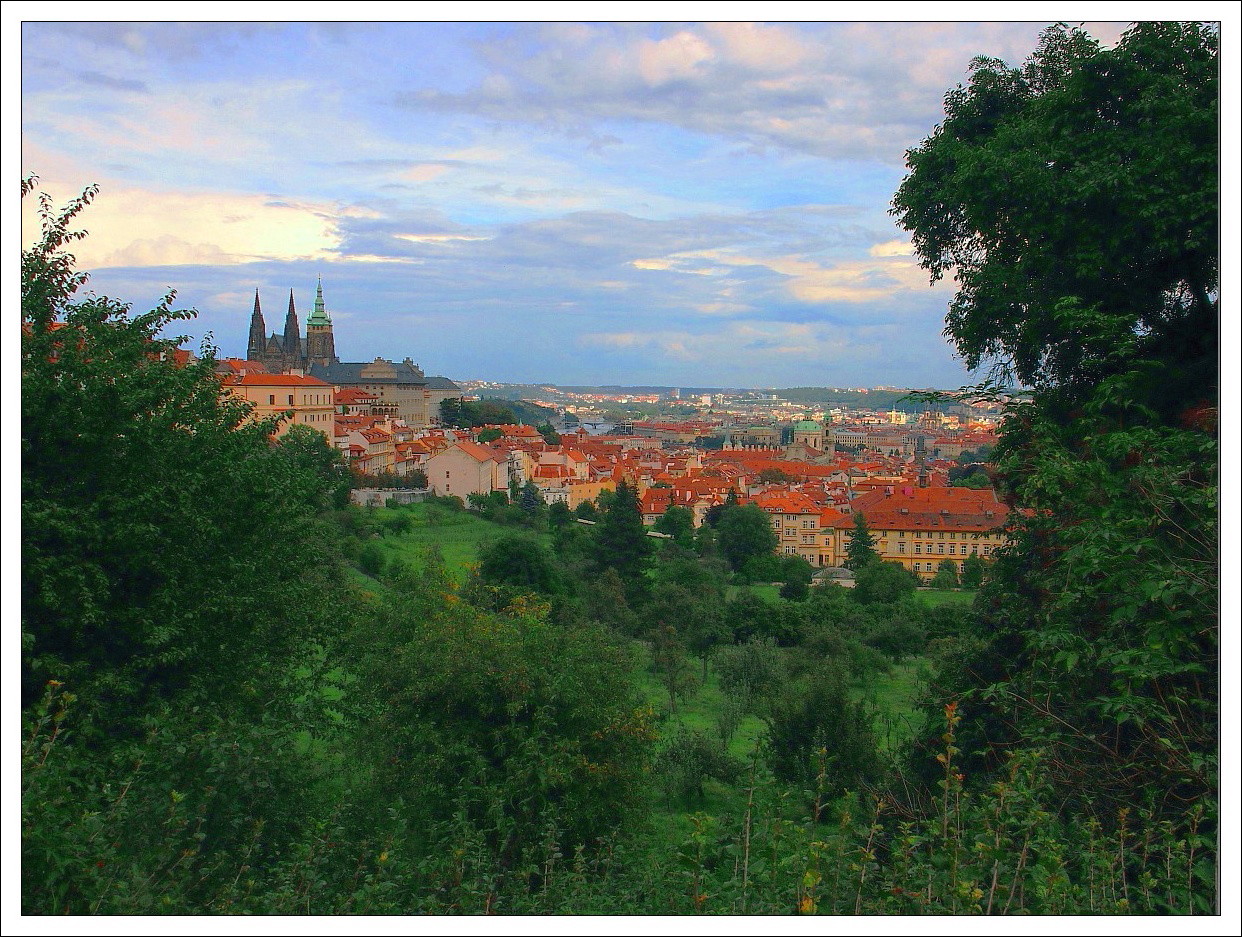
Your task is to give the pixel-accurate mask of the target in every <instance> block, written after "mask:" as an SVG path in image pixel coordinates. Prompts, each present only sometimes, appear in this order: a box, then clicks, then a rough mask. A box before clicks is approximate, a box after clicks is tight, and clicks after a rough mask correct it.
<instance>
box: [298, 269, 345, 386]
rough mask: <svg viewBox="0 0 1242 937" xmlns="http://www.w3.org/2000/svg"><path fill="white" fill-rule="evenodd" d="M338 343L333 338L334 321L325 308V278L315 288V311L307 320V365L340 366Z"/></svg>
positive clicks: (321, 278)
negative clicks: (337, 355)
mask: <svg viewBox="0 0 1242 937" xmlns="http://www.w3.org/2000/svg"><path fill="white" fill-rule="evenodd" d="M339 363H340V361H339V359H338V358H337V357H336V341H335V339H333V337H332V320H331V319H330V318H329V317H328V314H327V312H325V311H324V308H323V277H320V278H319V282H318V285H317V286H316V287H315V311H314V312H312V313H311V317H310V318H309V319H307V320H306V364H307V366H308V367H309V366H310V365H312V364H318V365H323V366H324V367H327V366H330V365H334V364H339Z"/></svg>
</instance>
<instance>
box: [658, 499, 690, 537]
mask: <svg viewBox="0 0 1242 937" xmlns="http://www.w3.org/2000/svg"><path fill="white" fill-rule="evenodd" d="M654 528H655V530H657V531H659V532H660V533H662V534H668V535H669V536H671V537H672V538H673V539H674V540H677V541H678V542H681V543H687V542H689V541H690V539H691V538H692V537H693V536H694V514H693V512H691V510H690V509H689V508H687V507H682V506H681V505H679V504H674V505H671V506H670V507H669V509H668V510H667V511H665V512H664V513H663V514H661V515H660V517H659V518H658V519H657V520H656V522H655V525H654Z"/></svg>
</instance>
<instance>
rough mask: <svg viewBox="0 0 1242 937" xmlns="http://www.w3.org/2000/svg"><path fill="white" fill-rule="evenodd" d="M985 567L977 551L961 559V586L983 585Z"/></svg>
mask: <svg viewBox="0 0 1242 937" xmlns="http://www.w3.org/2000/svg"><path fill="white" fill-rule="evenodd" d="M986 573H987V567H986V565H985V564H984V562H983V559H982V558H981V557H980V556H979V554H977V553H972V554H970V556H968V557H966V559H965V560H963V561H962V588H963V589H978V588H979V587H980V586H981V585H983V577H984V575H985V574H986Z"/></svg>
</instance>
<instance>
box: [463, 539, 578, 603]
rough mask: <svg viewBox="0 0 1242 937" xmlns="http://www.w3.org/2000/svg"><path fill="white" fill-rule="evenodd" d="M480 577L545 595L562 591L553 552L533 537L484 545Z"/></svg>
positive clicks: (487, 580)
mask: <svg viewBox="0 0 1242 937" xmlns="http://www.w3.org/2000/svg"><path fill="white" fill-rule="evenodd" d="M479 578H480V579H482V580H483V581H484V582H485V583H488V584H490V585H496V586H513V587H514V588H517V589H520V590H524V591H529V592H538V593H542V594H544V595H552V594H554V593H556V592H558V591H559V590H560V577H559V576H558V575H557V571H556V563H555V560H554V558H553V557H552V554H551V553H550V552H549V551H548V548H547V547H545V546H544V545H543V544H542V543H540V542H539V541H538V540H536V539H535V538H534V537H531V536H521V535H516V534H515V535H510V536H506V537H501V538H500V539H499V540H497V541H495V542H494V543H491V544H489V545H488V546H487V547H486V548H484V549H483V550H482V551H481V552H480V554H479Z"/></svg>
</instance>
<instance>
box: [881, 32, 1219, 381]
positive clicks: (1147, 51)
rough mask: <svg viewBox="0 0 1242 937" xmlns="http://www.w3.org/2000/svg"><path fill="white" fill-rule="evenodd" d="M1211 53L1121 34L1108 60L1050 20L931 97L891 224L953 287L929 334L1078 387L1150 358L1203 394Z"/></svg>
mask: <svg viewBox="0 0 1242 937" xmlns="http://www.w3.org/2000/svg"><path fill="white" fill-rule="evenodd" d="M1218 50H1219V33H1218V30H1217V29H1216V28H1215V27H1213V26H1211V25H1204V24H1198V23H1142V24H1138V25H1137V26H1135V27H1134V28H1132V29H1131V30H1130V31H1129V32H1127V33H1126V34H1125V36H1124V37H1123V38H1122V39H1121V41H1120V42H1119V43H1118V45H1117V47H1116V48H1114V49H1103V48H1101V47H1100V46H1099V44H1098V43H1097V42H1096V41H1095V40H1094V39H1092V38H1090V37H1089V36H1087V35H1086V34H1085V33H1084V32H1082V31H1081V30H1078V29H1071V28H1068V27H1065V26H1057V27H1053V28H1050V29H1048V30H1046V31H1045V32H1044V33H1043V35H1042V37H1041V41H1040V44H1039V47H1038V49H1037V50H1036V51H1035V52H1034V54H1033V55H1032V56H1031V57H1030V59H1029V60H1028V61H1027V62H1026V63H1025V65H1024V66H1022V67H1021V68H1013V67H1009V66H1007V65H1006V64H1005V63H1003V62H1001V61H998V60H996V59H992V58H978V59H976V60H975V61H974V62H973V64H972V75H971V79H970V82H969V84H968V85H967V86H965V87H962V86H958V87H957V88H956V89H954V90H952V91H950V92H949V93H948V94H947V95H946V97H945V120H944V122H943V123H942V124H941V125H940V126H939V127H937V128H936V130H935V131H934V132H933V133H932V135H931V136H930V137H928V139H927V140H925V141H924V142H923V143H922V144H921V145H920V146H918V147H915V148H914V149H912V150H910V151H909V152H908V154H907V161H908V167H909V175H908V176H907V178H906V179H905V181H904V182H903V183H902V185H901V187H900V189H899V190H898V192H897V194H896V196H895V198H894V200H893V213H894V214H895V215H896V216H897V218H898V219H899V221H900V223H901V224H902V226H904V227H905V228H906V229H907V230H909V231H910V232H911V234H912V238H913V242H914V247H915V250H916V252H917V254H918V256H919V258H920V259H921V261H922V263H923V266H925V267H926V268H927V269H928V270H929V271H930V272H931V275H932V279H933V281H934V280H938V279H940V278H941V277H943V276H945V275H952V276H954V277H955V278H956V280H957V283H958V293H957V295H956V297H955V298H954V299H953V301H952V303H951V305H950V308H949V315H948V320H947V328H946V334H947V335H949V336H950V337H951V338H952V339H953V340H954V341H955V342H956V344H957V348H958V351H959V352H960V353H961V354H962V356H963V357H964V358H965V360H966V363H967V365H968V366H969V367H971V368H976V367H979V366H980V365H981V364H983V363H986V362H990V363H992V364H994V365H998V366H999V367H1000V372H1001V375H1002V376H1005V377H1016V378H1017V379H1018V380H1020V381H1022V382H1024V383H1025V384H1027V385H1029V386H1048V385H1057V384H1073V385H1082V386H1085V385H1088V384H1091V383H1093V382H1095V381H1098V380H1100V379H1101V378H1102V377H1105V376H1107V375H1108V374H1111V373H1115V372H1116V370H1117V369H1118V360H1117V359H1118V357H1119V356H1121V357H1124V358H1128V359H1131V360H1133V359H1137V358H1142V357H1146V356H1148V355H1151V356H1154V357H1158V358H1160V359H1162V360H1164V361H1165V362H1176V371H1177V375H1176V376H1177V378H1178V380H1182V381H1185V380H1191V381H1193V383H1194V384H1196V385H1197V387H1195V388H1194V389H1191V388H1186V390H1187V392H1190V393H1194V392H1196V391H1199V392H1201V393H1202V394H1203V395H1204V396H1211V388H1207V387H1204V386H1203V379H1204V377H1205V375H1210V374H1211V373H1213V371H1214V362H1215V357H1216V347H1217V342H1216V332H1217V320H1218V314H1219V309H1218V300H1217V297H1216V291H1217V289H1218V246H1217V241H1218V238H1219V221H1218V211H1219V206H1218V199H1219V168H1218V155H1217V152H1218V147H1219V134H1218V117H1219V62H1218ZM1123 365H1124V363H1123ZM1205 366H1206V367H1205Z"/></svg>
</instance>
